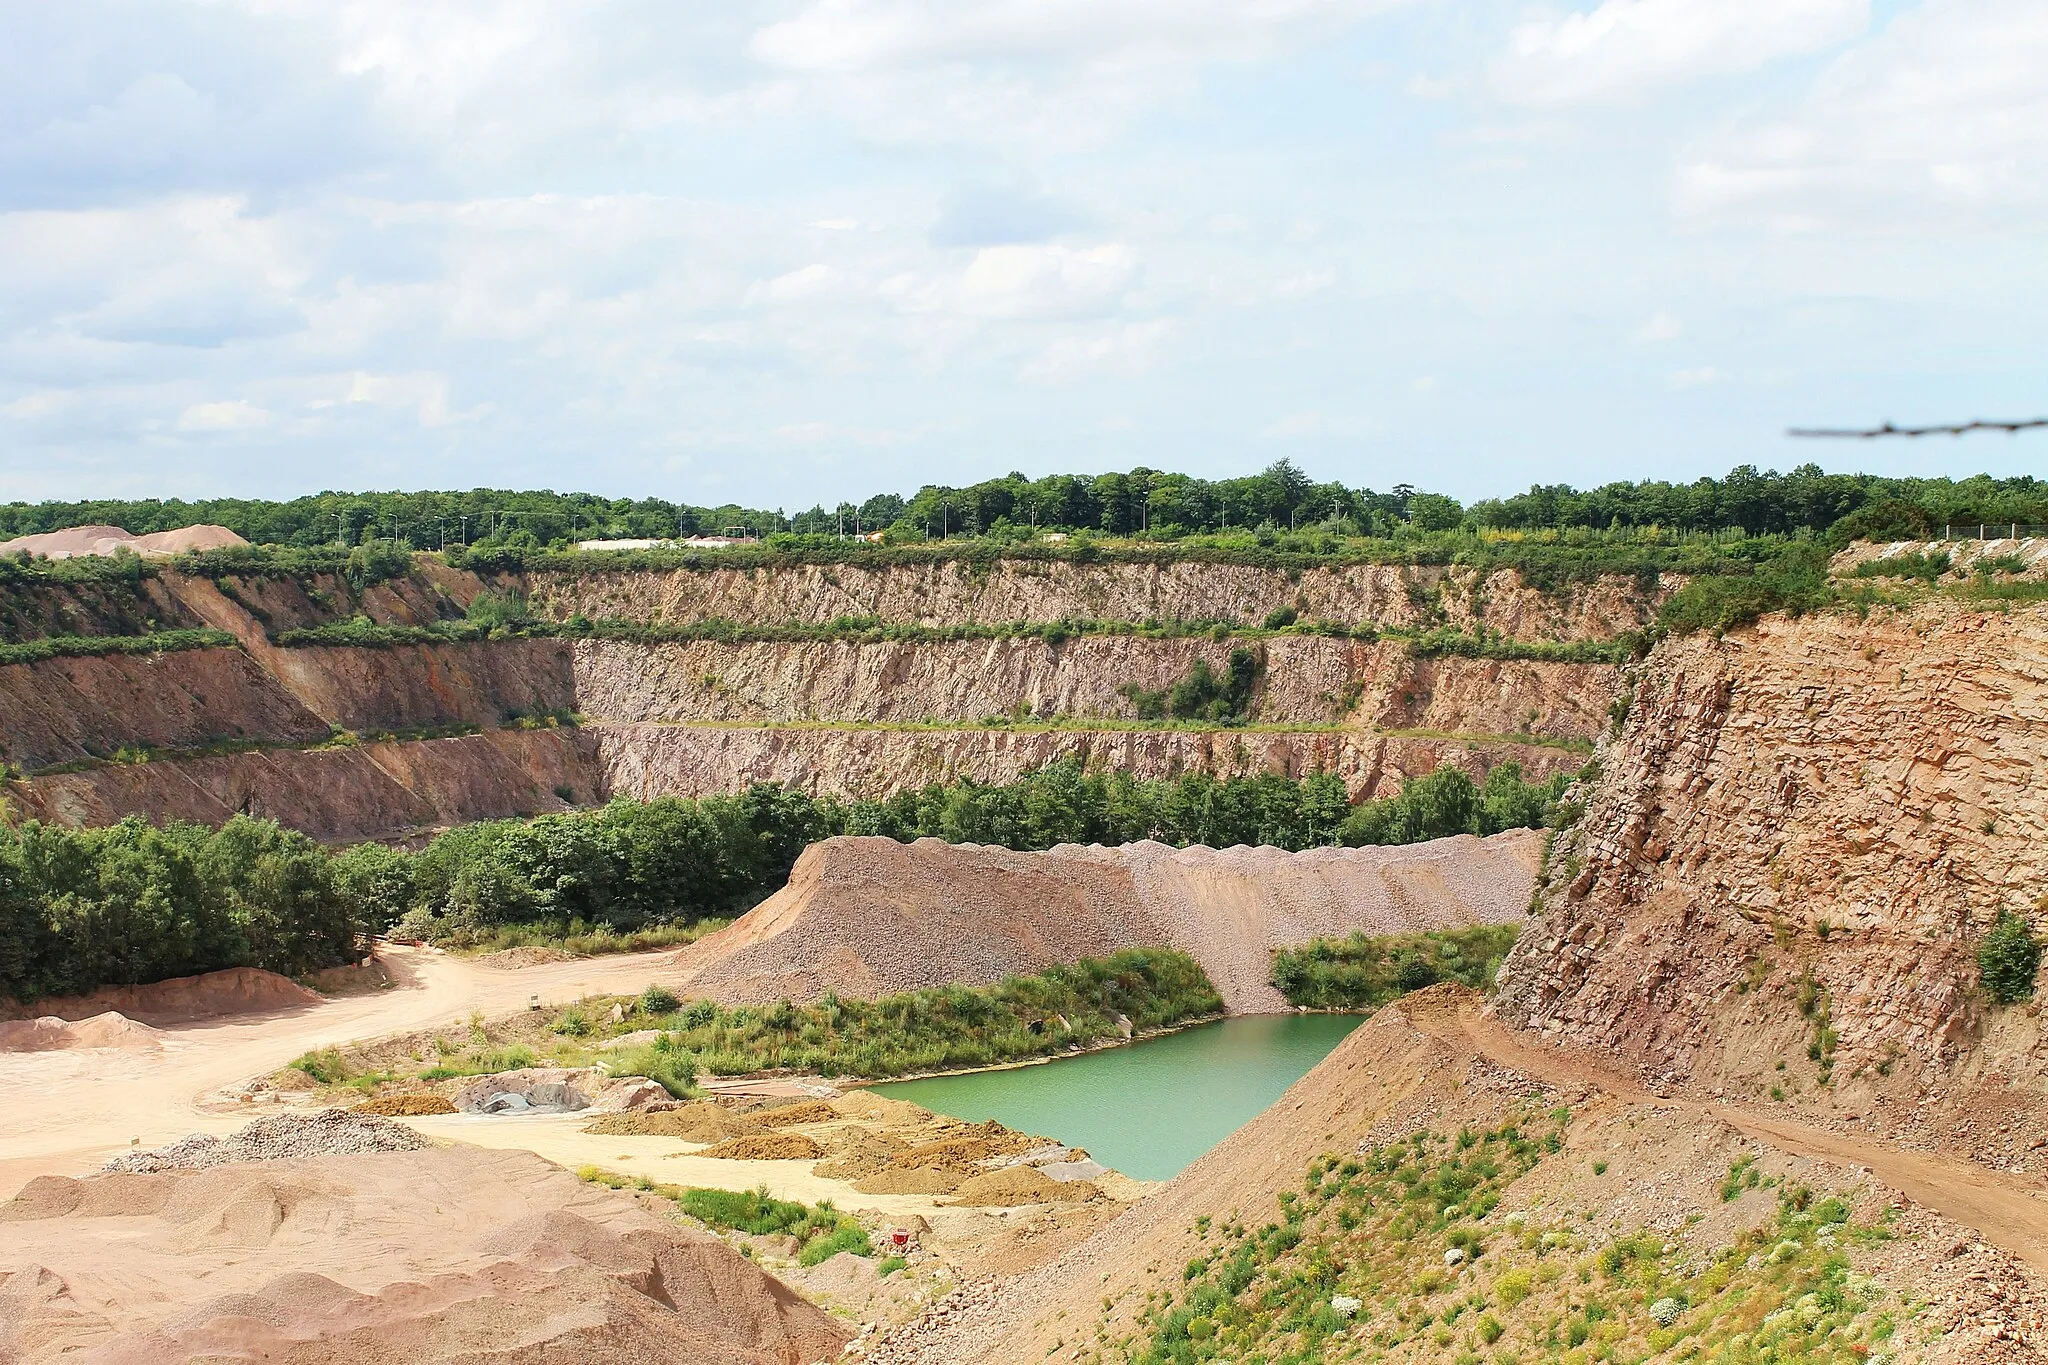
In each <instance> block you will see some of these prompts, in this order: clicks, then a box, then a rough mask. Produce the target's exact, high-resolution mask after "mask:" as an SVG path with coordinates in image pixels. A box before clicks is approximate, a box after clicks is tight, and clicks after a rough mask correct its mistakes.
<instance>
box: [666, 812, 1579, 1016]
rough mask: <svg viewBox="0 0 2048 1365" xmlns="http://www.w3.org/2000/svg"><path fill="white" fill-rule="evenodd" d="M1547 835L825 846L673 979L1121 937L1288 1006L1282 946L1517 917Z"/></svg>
mask: <svg viewBox="0 0 2048 1365" xmlns="http://www.w3.org/2000/svg"><path fill="white" fill-rule="evenodd" d="M1542 842H1543V836H1542V835H1541V834H1540V833H1539V832H1536V831H1532V830H1518V831H1515V832H1512V833H1508V834H1497V835H1494V836H1492V837H1491V838H1487V839H1479V838H1475V837H1473V836H1471V835H1459V836H1457V837H1455V838H1450V839H1436V840H1432V841H1430V842H1428V843H1423V844H1409V845H1404V846H1401V847H1395V848H1325V849H1312V850H1310V851H1308V852H1305V853H1287V852H1283V851H1281V850H1279V849H1273V848H1230V849H1221V850H1217V849H1208V848H1187V849H1174V848H1169V847H1167V846H1166V845H1164V844H1158V843H1140V844H1130V845H1126V846H1124V847H1122V848H1113V849H1112V848H1100V847H1088V848H1082V847H1079V846H1075V845H1062V846H1060V847H1059V848H1055V849H1053V850H1051V851H1050V852H1047V853H1015V852H1011V851H1010V850H1008V849H1002V848H994V847H987V846H982V845H975V844H964V845H949V844H944V843H941V842H939V841H938V840H936V839H920V840H918V841H917V842H916V843H913V844H899V843H896V842H895V841H894V840H891V839H884V838H862V837H854V836H846V837H840V838H834V839H827V840H825V841H823V842H822V843H818V844H813V845H812V846H811V847H810V848H808V849H806V850H805V851H804V854H803V856H802V857H801V858H799V859H798V861H797V864H796V868H795V870H794V872H792V873H791V875H790V880H789V884H788V886H786V887H784V888H783V890H781V891H779V892H777V893H776V894H775V895H774V896H771V897H770V898H769V899H768V900H766V901H764V902H763V903H762V904H761V905H759V906H758V907H756V908H755V909H754V910H752V911H751V912H749V913H748V914H746V915H743V916H741V917H740V919H739V920H738V921H737V922H736V923H734V924H733V925H732V926H731V927H730V928H727V929H723V930H720V931H719V932H718V933H716V934H712V935H710V936H708V937H706V938H705V939H703V940H701V941H700V942H698V943H697V944H695V945H693V946H691V947H689V948H686V949H684V950H683V952H682V953H681V954H679V955H678V957H677V959H676V961H677V965H678V967H679V968H680V970H681V975H680V978H679V981H678V983H677V984H678V985H679V986H680V987H682V988H683V989H686V990H688V991H690V992H692V993H697V994H704V995H710V996H713V997H715V998H718V999H723V1000H728V1001H769V1000H779V999H783V998H785V997H786V998H789V999H795V1000H808V999H815V998H817V997H818V996H820V995H822V994H824V993H825V992H826V991H828V990H836V991H838V992H839V993H840V994H842V995H854V996H863V997H869V998H872V997H874V996H877V995H883V994H889V993H892V992H896V991H905V990H916V989H921V988H924V987H930V986H940V985H945V984H948V983H951V982H962V983H966V984H969V985H977V984H987V983H991V982H995V981H998V980H1000V979H1002V978H1003V977H1004V976H1006V975H1009V974H1011V973H1015V972H1029V971H1037V970H1040V969H1043V968H1045V967H1047V966H1050V965H1052V964H1054V963H1061V962H1071V961H1073V960H1074V959H1076V958H1080V957H1099V956H1103V955H1105V954H1107V953H1111V952H1114V951H1115V950H1116V949H1118V948H1126V947H1132V946H1136V945H1147V944H1149V945H1155V946H1163V947H1173V948H1178V949H1180V950H1181V951H1182V952H1185V953H1188V954H1189V955H1190V956H1192V957H1194V958H1195V959H1196V960H1197V961H1199V962H1200V963H1201V964H1202V966H1203V968H1204V969H1205V970H1206V971H1207V972H1208V973H1209V978H1210V980H1212V981H1213V982H1215V984H1216V988H1217V990H1218V991H1219V992H1220V993H1221V994H1222V996H1223V1000H1224V1003H1225V1005H1226V1006H1227V1007H1228V1008H1229V1009H1231V1010H1232V1011H1233V1012H1239V1013H1243V1012H1258V1011H1273V1010H1280V1009H1284V1008H1286V1002H1285V1001H1284V1000H1283V999H1282V997H1281V996H1280V994H1279V992H1277V991H1275V990H1274V989H1273V988H1272V986H1271V985H1269V984H1268V983H1267V979H1266V978H1267V973H1268V971H1269V968H1270V954H1271V950H1272V949H1274V948H1278V947H1285V946H1293V945H1297V944H1300V943H1304V942H1306V941H1308V940H1309V939H1311V938H1315V937H1317V936H1319V935H1322V936H1341V935H1346V934H1350V933H1352V932H1354V931H1361V930H1362V931H1364V932H1366V933H1371V934H1384V933H1395V932H1403V931H1412V930H1421V929H1437V928H1451V927H1458V926H1464V925H1470V924H1477V923H1500V922H1505V921H1512V920H1519V919H1520V918H1521V917H1522V916H1523V914H1524V913H1525V912H1526V910H1527V907H1528V903H1529V894H1530V890H1531V888H1532V887H1533V885H1534V882H1535V871H1536V863H1537V860H1538V858H1539V856H1540V854H1541V850H1542Z"/></svg>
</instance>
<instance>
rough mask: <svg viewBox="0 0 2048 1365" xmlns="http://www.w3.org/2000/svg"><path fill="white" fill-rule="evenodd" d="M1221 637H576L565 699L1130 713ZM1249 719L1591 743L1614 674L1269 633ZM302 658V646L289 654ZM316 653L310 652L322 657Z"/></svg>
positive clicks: (685, 705)
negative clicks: (1420, 654) (570, 689)
mask: <svg viewBox="0 0 2048 1365" xmlns="http://www.w3.org/2000/svg"><path fill="white" fill-rule="evenodd" d="M1237 647H1240V646H1236V645H1233V644H1232V643H1230V642H1218V641H1214V640H1209V639H1206V638H1203V639H1178V640H1153V639H1144V638H1141V637H1135V636H1085V637H1080V638H1076V639H1071V640H1068V641H1065V642H1064V643H1061V644H1057V645H1054V644H1049V643H1047V642H1046V641H1044V640H1042V639H1038V638H1036V637H1027V638H1019V639H1008V640H961V641H954V642H950V643H908V642H893V641H892V642H884V643H879V644H858V643H844V642H832V643H805V644H749V645H729V644H718V643H713V642H709V641H703V642H697V643H692V644H671V645H652V646H650V645H640V644H629V643H623V642H618V641H581V642H579V643H578V644H577V645H576V650H575V681H574V692H575V706H576V709H578V710H580V711H582V712H583V713H584V714H586V715H588V716H592V717H596V718H602V719H605V720H619V721H665V722H675V721H731V722H752V723H763V724H787V723H791V722H798V721H813V720H825V721H885V722H915V721H925V720H933V721H979V720H982V719H984V718H986V717H989V716H997V715H1008V714H1014V713H1015V712H1016V710H1017V708H1019V707H1021V708H1023V710H1024V712H1025V714H1028V715H1035V716H1041V717H1045V716H1054V715H1060V716H1085V717H1108V718H1124V719H1135V718H1136V714H1137V713H1136V709H1135V707H1134V706H1133V704H1132V702H1131V701H1130V699H1129V698H1127V697H1126V696H1124V695H1123V691H1122V689H1124V688H1125V687H1126V686H1132V685H1135V686H1137V687H1140V688H1144V689H1146V690H1150V691H1158V690H1162V689H1165V688H1169V687H1171V686H1172V685H1173V684H1175V683H1176V682H1179V681H1180V680H1181V679H1183V678H1185V677H1187V676H1188V675H1189V673H1190V672H1191V671H1192V670H1193V668H1194V666H1195V664H1196V663H1197V662H1202V663H1206V664H1208V665H1209V666H1210V668H1212V669H1213V670H1215V671H1216V672H1217V673H1218V674H1219V675H1220V674H1222V673H1223V671H1224V669H1225V668H1226V666H1227V663H1228V660H1229V656H1230V653H1231V650H1232V649H1233V648H1237ZM1251 648H1252V649H1253V650H1254V651H1255V652H1256V653H1257V654H1258V655H1259V657H1260V659H1261V661H1262V665H1263V670H1262V673H1261V676H1260V681H1259V686H1258V690H1257V694H1256V696H1255V698H1254V700H1253V704H1252V708H1251V717H1252V719H1254V720H1258V721H1265V722H1270V723H1275V724H1296V725H1316V724H1328V723H1331V722H1334V721H1343V722H1345V723H1346V724H1351V725H1359V726H1365V727H1370V728H1379V729H1432V730H1443V731H1457V732H1472V733H1489V734H1533V735H1539V736H1542V737H1544V738H1552V739H1571V740H1591V739H1594V738H1596V737H1598V736H1599V735H1600V734H1601V733H1602V732H1603V731H1604V730H1605V729H1606V727H1607V724H1608V717H1607V710H1608V707H1609V705H1610V703H1611V701H1612V699H1613V697H1614V695H1615V693H1616V689H1617V687H1618V685H1619V682H1618V670H1616V669H1615V668H1613V667H1611V666H1609V665H1604V664H1569V663H1547V662H1526V661H1501V660H1494V659H1461V658H1449V659H1417V658H1414V657H1412V656H1411V655H1410V654H1409V652H1408V650H1407V648H1406V647H1405V646H1404V645H1402V644H1400V643H1399V642H1396V641H1379V642H1374V643H1366V642H1361V641H1353V640H1339V639H1331V638H1329V637H1326V636H1311V635H1282V636H1275V637H1272V638H1269V639H1266V640H1263V641H1257V642H1254V643H1253V644H1252V646H1251ZM299 652H301V653H306V652H312V651H299ZM321 652H325V651H321Z"/></svg>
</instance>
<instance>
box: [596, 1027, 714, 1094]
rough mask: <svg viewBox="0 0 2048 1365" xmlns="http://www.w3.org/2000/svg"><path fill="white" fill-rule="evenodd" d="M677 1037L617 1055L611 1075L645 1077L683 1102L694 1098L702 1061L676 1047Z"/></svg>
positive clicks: (658, 1039)
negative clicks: (674, 1040) (699, 1066)
mask: <svg viewBox="0 0 2048 1365" xmlns="http://www.w3.org/2000/svg"><path fill="white" fill-rule="evenodd" d="M673 1037H674V1035H672V1034H663V1035H662V1036H661V1037H660V1038H657V1039H656V1040H655V1041H654V1042H653V1043H650V1044H647V1045H645V1046H642V1047H634V1048H624V1049H621V1050H620V1051H618V1052H616V1053H614V1054H613V1055H612V1059H611V1074H612V1075H614V1076H645V1077H646V1078H647V1079H648V1080H650V1081H653V1082H654V1083H655V1084H657V1085H659V1086H660V1087H661V1088H662V1089H664V1090H666V1091H668V1093H669V1094H671V1095H673V1096H675V1097H676V1098H677V1099H679V1100H682V1099H688V1098H690V1097H691V1096H692V1095H695V1094H696V1093H697V1061H698V1059H697V1058H696V1057H695V1056H694V1055H693V1054H691V1053H690V1052H689V1051H687V1050H685V1049H684V1048H681V1047H678V1046H676V1045H675V1043H674V1042H673V1041H672V1039H673Z"/></svg>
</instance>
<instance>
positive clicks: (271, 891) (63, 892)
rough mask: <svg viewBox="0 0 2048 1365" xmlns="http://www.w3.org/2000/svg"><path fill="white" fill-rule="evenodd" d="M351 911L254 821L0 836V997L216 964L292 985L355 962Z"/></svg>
mask: <svg viewBox="0 0 2048 1365" xmlns="http://www.w3.org/2000/svg"><path fill="white" fill-rule="evenodd" d="M357 911H358V906H357V904H356V903H355V902H353V901H352V900H351V899H350V898H349V897H348V896H347V895H345V894H343V893H342V892H341V890H340V889H339V888H338V887H337V886H336V884H335V880H334V877H333V874H332V872H331V869H330V867H329V858H328V854H327V851H326V850H325V849H323V848H321V847H320V845H318V844H316V843H315V842H313V840H311V839H309V838H308V837H306V836H305V835H303V834H300V833H298V832H297V831H295V830H288V829H282V828H280V827H279V826H278V825H277V824H275V823H274V822H271V821H267V820H252V819H249V818H247V817H246V816H236V817H235V818H234V819H232V820H230V821H228V823H227V824H225V825H223V826H221V827H220V828H219V829H210V828H208V827H207V826H204V825H195V824H186V823H183V822H178V821H174V822H171V823H169V824H166V825H163V826H161V827H158V826H155V825H151V824H149V823H147V822H146V821H143V820H141V819H139V818H136V817H133V816H131V817H129V818H128V819H126V820H123V821H121V822H120V823H119V824H116V825H109V826H106V827H105V828H101V829H66V828H63V827H61V826H56V825H45V824H42V823H40V822H37V821H33V820H31V821H28V822H26V823H24V824H23V825H21V826H20V827H19V828H6V827H4V826H0V995H6V996H11V997H13V998H14V999H16V1000H21V1001H31V1000H37V999H40V998H42V997H43V996H48V995H72V994H77V993H80V992H84V991H89V990H92V989H93V988H94V987H96V986H103V985H130V984H138V983H142V982H148V981H161V980H163V979H165V978H166V977H174V976H191V975H194V974H196V973H199V972H210V971H218V970H220V969H221V968H225V967H261V968H264V969H267V970H269V971H274V972H281V973H283V974H285V975H287V976H298V975H301V974H303V973H306V972H310V971H314V970H316V969H318V968H321V967H332V966H336V965H338V964H340V963H343V962H348V961H351V960H353V959H354V957H355V956H356V955H357V954H358V953H359V951H360V943H361V939H362V933H363V930H364V927H365V926H364V924H363V922H362V920H361V919H360V918H359V917H358V914H357Z"/></svg>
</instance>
